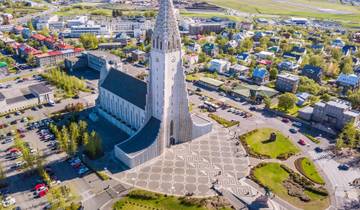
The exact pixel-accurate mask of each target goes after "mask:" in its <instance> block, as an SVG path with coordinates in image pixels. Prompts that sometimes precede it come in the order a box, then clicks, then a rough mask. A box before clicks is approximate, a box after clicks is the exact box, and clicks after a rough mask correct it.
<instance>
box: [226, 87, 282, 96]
mask: <svg viewBox="0 0 360 210" xmlns="http://www.w3.org/2000/svg"><path fill="white" fill-rule="evenodd" d="M250 90H253V91H256V92H257V94H258V95H261V96H264V97H265V96H267V97H270V98H271V97H273V96H275V95H276V94H278V93H279V92H278V91H277V90H274V89H272V88H269V87H266V86H258V85H248V84H240V85H239V86H237V87H236V88H234V89H233V90H232V92H234V93H237V94H239V95H242V96H244V97H250Z"/></svg>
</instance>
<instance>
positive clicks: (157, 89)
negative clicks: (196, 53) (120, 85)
mask: <svg viewBox="0 0 360 210" xmlns="http://www.w3.org/2000/svg"><path fill="white" fill-rule="evenodd" d="M159 3H160V8H159V13H158V16H157V19H156V24H155V29H154V33H153V35H152V49H151V52H150V71H151V72H150V78H149V83H148V84H149V85H148V95H147V103H146V104H147V117H148V118H150V117H155V118H157V119H158V120H160V121H161V129H160V133H159V145H160V148H159V149H160V153H161V152H162V150H163V149H164V148H165V147H169V146H170V145H171V144H177V143H181V142H185V141H189V140H191V136H192V120H191V115H190V113H189V104H188V97H187V90H186V84H185V73H184V70H183V67H182V59H181V57H182V52H181V40H180V33H179V29H178V24H177V21H176V18H175V13H174V7H173V3H172V0H159Z"/></svg>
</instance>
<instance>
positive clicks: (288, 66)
mask: <svg viewBox="0 0 360 210" xmlns="http://www.w3.org/2000/svg"><path fill="white" fill-rule="evenodd" d="M298 68H299V65H298V64H296V63H294V62H291V61H283V62H280V63H279V64H278V69H279V70H280V71H290V72H293V71H296V70H297V69H298Z"/></svg>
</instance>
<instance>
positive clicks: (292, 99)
mask: <svg viewBox="0 0 360 210" xmlns="http://www.w3.org/2000/svg"><path fill="white" fill-rule="evenodd" d="M296 101H297V97H296V96H295V95H294V94H292V93H284V94H282V95H280V96H279V102H278V107H279V108H280V109H282V110H285V111H288V110H289V109H292V108H293V107H294V106H295V103H296Z"/></svg>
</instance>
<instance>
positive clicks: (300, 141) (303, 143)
mask: <svg viewBox="0 0 360 210" xmlns="http://www.w3.org/2000/svg"><path fill="white" fill-rule="evenodd" d="M298 143H299V144H300V145H302V146H305V145H306V142H305V141H304V140H303V139H300V140H299V141H298Z"/></svg>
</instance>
